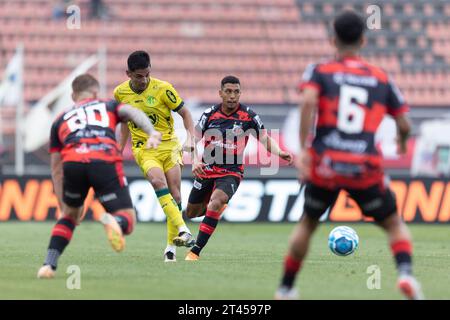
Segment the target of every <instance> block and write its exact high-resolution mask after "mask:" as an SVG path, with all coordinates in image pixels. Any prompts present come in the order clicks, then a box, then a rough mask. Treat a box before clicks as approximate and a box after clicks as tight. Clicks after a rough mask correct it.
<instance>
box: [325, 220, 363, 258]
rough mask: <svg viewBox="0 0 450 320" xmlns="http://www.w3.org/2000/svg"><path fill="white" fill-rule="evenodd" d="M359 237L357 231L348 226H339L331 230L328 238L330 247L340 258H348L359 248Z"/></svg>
mask: <svg viewBox="0 0 450 320" xmlns="http://www.w3.org/2000/svg"><path fill="white" fill-rule="evenodd" d="M358 244H359V237H358V234H357V233H356V231H355V230H353V229H352V228H350V227H347V226H339V227H336V228H334V229H333V230H331V232H330V235H329V236H328V247H329V248H330V250H331V252H333V253H334V254H336V255H338V256H348V255H350V254H352V253H353V252H355V250H356V249H357V248H358Z"/></svg>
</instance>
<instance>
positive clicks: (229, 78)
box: [221, 76, 241, 88]
mask: <svg viewBox="0 0 450 320" xmlns="http://www.w3.org/2000/svg"><path fill="white" fill-rule="evenodd" d="M227 83H232V84H239V85H240V84H241V82H240V81H239V79H238V78H237V77H235V76H226V77H225V78H223V79H222V81H221V87H222V88H223V87H224V86H225V84H227Z"/></svg>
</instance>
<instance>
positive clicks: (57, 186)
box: [50, 152, 63, 210]
mask: <svg viewBox="0 0 450 320" xmlns="http://www.w3.org/2000/svg"><path fill="white" fill-rule="evenodd" d="M50 166H51V171H52V182H53V189H54V191H55V195H56V198H57V199H58V205H59V208H60V209H61V210H62V209H63V201H62V196H63V168H62V159H61V153H60V152H53V153H52V154H51V155H50Z"/></svg>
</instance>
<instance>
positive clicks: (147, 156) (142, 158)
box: [133, 140, 183, 176]
mask: <svg viewBox="0 0 450 320" xmlns="http://www.w3.org/2000/svg"><path fill="white" fill-rule="evenodd" d="M133 155H134V159H135V160H136V163H137V164H138V166H139V167H140V168H141V170H142V173H143V174H144V176H147V172H148V171H149V170H150V169H152V168H160V169H161V170H162V171H163V172H164V173H166V172H167V171H169V170H170V169H172V168H173V167H175V166H176V165H177V164H179V165H180V166H182V165H183V153H182V147H181V145H180V142H179V141H178V140H169V141H162V142H161V143H160V145H159V146H158V147H157V148H156V149H145V146H142V147H138V148H133Z"/></svg>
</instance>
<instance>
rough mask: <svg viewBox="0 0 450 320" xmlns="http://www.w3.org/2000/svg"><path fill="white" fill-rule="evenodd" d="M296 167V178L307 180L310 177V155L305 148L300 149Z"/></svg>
mask: <svg viewBox="0 0 450 320" xmlns="http://www.w3.org/2000/svg"><path fill="white" fill-rule="evenodd" d="M296 167H297V169H298V179H299V180H300V181H305V180H308V179H309V178H310V177H311V155H310V153H309V151H308V150H307V149H302V150H301V151H300V154H299V155H298V159H297V163H296Z"/></svg>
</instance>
